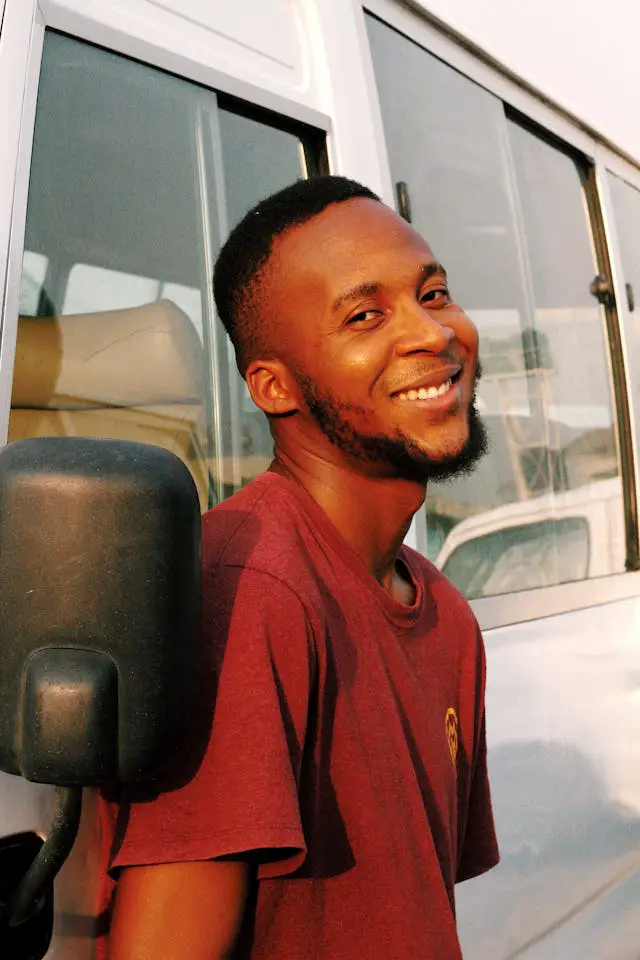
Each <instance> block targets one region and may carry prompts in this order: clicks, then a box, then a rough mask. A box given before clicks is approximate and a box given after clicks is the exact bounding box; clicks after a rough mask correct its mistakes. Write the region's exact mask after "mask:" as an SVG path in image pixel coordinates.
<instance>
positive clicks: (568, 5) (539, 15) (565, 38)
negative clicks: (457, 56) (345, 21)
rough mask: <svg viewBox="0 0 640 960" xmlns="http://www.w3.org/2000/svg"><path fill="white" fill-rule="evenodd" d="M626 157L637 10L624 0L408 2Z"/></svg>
mask: <svg viewBox="0 0 640 960" xmlns="http://www.w3.org/2000/svg"><path fill="white" fill-rule="evenodd" d="M412 6H414V7H416V8H418V9H421V10H423V11H424V12H425V13H427V14H429V15H431V16H432V17H436V18H438V19H439V20H440V21H441V22H442V23H444V24H446V25H447V26H448V27H450V28H451V29H452V30H455V31H456V32H457V33H458V34H460V36H461V37H463V38H465V40H466V41H467V42H470V43H472V44H474V45H477V46H478V47H479V48H480V49H482V50H484V51H486V53H487V54H489V55H490V56H491V57H493V58H494V59H495V60H497V61H498V62H499V63H501V64H503V65H504V66H505V67H506V68H507V69H508V70H509V71H511V73H513V74H514V75H515V76H517V77H519V78H521V79H522V80H524V81H526V82H527V83H529V84H531V86H533V87H534V88H536V89H537V90H539V91H540V92H541V93H542V94H544V95H545V96H546V97H548V98H549V99H551V100H552V101H553V102H554V103H557V104H558V105H560V106H562V107H563V108H564V109H566V110H568V111H569V112H570V113H572V114H573V115H574V116H575V117H577V118H579V119H580V120H581V121H582V122H583V123H585V124H588V125H589V126H590V127H592V129H593V130H595V131H597V132H598V133H599V134H600V135H601V136H602V137H604V138H607V139H608V140H610V141H611V142H612V143H614V144H616V146H617V147H618V148H619V149H621V150H623V151H625V152H626V153H627V154H628V155H629V156H632V157H635V158H638V157H640V129H639V128H638V124H637V123H636V122H635V115H636V101H637V98H636V91H637V89H638V84H639V83H640V65H639V62H638V54H637V39H638V34H639V33H640V9H639V8H638V7H637V5H634V4H631V3H628V2H627V0H610V2H609V3H607V4H603V3H601V2H600V0H562V2H557V0H539V2H537V3H524V4H522V3H512V2H510V0H478V2H474V3H469V2H468V0H412Z"/></svg>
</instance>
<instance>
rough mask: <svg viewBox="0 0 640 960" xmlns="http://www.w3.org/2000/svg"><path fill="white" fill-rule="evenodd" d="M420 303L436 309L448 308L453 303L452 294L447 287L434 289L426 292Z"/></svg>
mask: <svg viewBox="0 0 640 960" xmlns="http://www.w3.org/2000/svg"><path fill="white" fill-rule="evenodd" d="M420 303H429V304H432V305H433V306H434V307H446V306H448V305H449V304H450V303H451V294H450V293H449V290H448V289H447V287H432V288H431V289H429V290H425V291H424V293H423V294H422V295H421V297H420Z"/></svg>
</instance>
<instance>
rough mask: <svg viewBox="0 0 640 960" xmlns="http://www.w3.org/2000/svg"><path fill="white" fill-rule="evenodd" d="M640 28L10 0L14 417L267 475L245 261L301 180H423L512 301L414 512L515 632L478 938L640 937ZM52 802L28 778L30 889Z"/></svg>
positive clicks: (557, 16) (530, 944) (494, 315)
mask: <svg viewBox="0 0 640 960" xmlns="http://www.w3.org/2000/svg"><path fill="white" fill-rule="evenodd" d="M639 27H640V13H639V12H638V11H637V10H636V8H635V7H634V6H633V5H632V4H629V3H628V2H626V0H611V2H610V3H609V4H608V5H607V6H606V9H603V8H602V6H601V4H598V3H596V0H584V2H583V3H582V4H581V5H580V6H576V5H575V4H569V3H558V2H557V0H555V2H554V0H539V2H538V3H536V4H515V3H512V2H509V0H476V2H475V3H473V4H469V3H464V2H463V0H446V2H445V0H411V2H409V0H234V2H233V3H231V2H228V0H0V317H1V323H2V326H1V331H0V441H2V442H5V441H6V442H11V441H13V440H17V439H22V438H28V437H39V436H51V435H53V436H90V437H110V438H115V439H121V440H127V439H129V440H138V441H142V442H146V443H152V444H156V445H158V446H161V447H165V448H166V449H169V450H171V451H173V452H174V453H176V454H177V455H178V456H179V457H181V458H182V459H183V461H184V462H185V463H186V464H187V466H188V467H189V469H190V470H191V472H192V475H193V477H194V480H195V482H196V486H197V488H198V494H199V497H200V504H201V507H202V509H203V510H204V509H206V508H208V507H209V506H211V505H213V504H215V503H217V502H219V501H220V500H221V499H222V498H223V497H226V496H228V495H229V494H231V493H232V492H233V491H235V490H237V489H238V488H239V487H240V486H241V485H242V484H244V483H246V482H247V481H248V480H249V479H250V478H251V477H253V476H255V475H256V474H257V473H259V472H260V471H261V470H263V469H264V467H265V466H266V465H267V463H268V461H269V456H270V443H269V434H268V430H267V429H266V424H265V422H264V420H263V418H262V416H261V414H259V413H258V411H256V410H255V409H254V408H253V407H252V405H251V403H250V401H249V400H248V398H247V395H246V392H245V391H244V390H243V386H242V383H241V381H240V380H239V378H238V376H237V373H236V370H235V364H234V362H233V357H232V353H231V350H230V346H229V344H228V342H227V340H226V338H225V336H224V333H223V331H222V330H221V327H220V325H219V324H218V322H217V320H216V317H215V311H214V305H213V299H212V292H211V279H212V265H213V262H214V260H215V256H216V253H217V251H218V249H219V248H220V245H221V243H222V242H223V240H224V238H225V236H226V235H227V234H228V232H229V229H230V228H231V227H232V225H233V224H234V223H235V222H237V220H238V219H239V218H240V217H241V216H242V214H243V213H244V211H245V210H247V209H248V208H249V207H250V206H251V205H252V204H253V203H254V202H256V201H258V200H259V199H261V198H262V197H264V196H265V195H267V194H269V193H270V192H272V191H274V190H276V189H278V188H279V187H281V186H284V185H285V184H287V183H289V182H291V181H292V180H294V179H296V178H297V177H307V176H313V175H315V174H318V173H322V172H326V171H331V172H334V173H341V174H345V175H347V176H350V177H353V178H354V179H356V180H359V181H361V182H363V183H365V184H367V185H368V186H369V187H371V188H372V189H374V190H375V191H377V192H378V193H379V194H380V195H381V196H382V197H383V199H384V200H385V201H386V202H388V203H390V204H395V205H396V206H397V208H398V210H399V211H400V212H401V213H402V215H403V216H405V217H406V218H407V219H409V220H410V221H411V222H412V223H413V224H414V225H415V227H416V228H417V229H418V230H419V231H421V232H422V233H423V234H424V235H425V236H426V238H427V239H428V240H429V242H430V243H431V245H432V246H433V249H434V251H435V252H436V253H437V256H438V258H439V259H440V260H441V261H442V262H443V263H444V264H445V265H446V267H447V270H448V274H449V277H450V281H451V285H452V289H453V291H454V293H455V297H456V299H457V301H458V302H460V303H461V304H462V305H463V306H464V307H465V308H466V309H467V310H468V312H469V313H470V315H471V316H472V317H474V318H475V320H476V322H477V323H478V326H479V329H480V336H481V343H482V348H481V356H482V362H483V368H484V376H483V378H482V380H481V381H480V384H479V388H478V391H479V405H480V407H481V409H483V410H484V411H485V412H486V415H487V419H488V421H489V426H490V431H491V435H492V448H491V452H490V454H489V456H488V457H487V458H486V460H485V461H484V462H483V464H482V465H481V467H480V468H479V470H478V471H477V472H476V473H474V474H473V475H472V476H470V477H468V478H465V479H464V480H460V481H456V482H455V483H452V484H449V485H444V486H442V487H434V488H433V490H430V491H429V496H428V502H427V506H426V508H425V510H424V511H422V512H421V513H420V514H419V515H418V516H417V518H416V521H415V523H414V525H413V527H412V530H411V532H410V542H411V543H412V545H414V546H416V547H417V548H418V549H420V550H422V551H423V552H424V553H426V554H427V555H429V556H430V557H431V559H433V560H437V562H438V563H440V564H441V565H442V566H443V568H444V569H445V572H447V573H448V574H449V575H450V576H451V577H452V579H453V580H454V581H456V582H457V583H458V584H459V586H460V587H461V588H462V589H463V590H466V592H467V593H468V595H469V597H470V598H471V600H472V604H473V606H474V609H475V611H476V614H477V616H478V619H479V622H480V624H481V627H482V628H483V632H484V636H485V640H486V646H487V653H488V677H489V679H488V694H487V711H488V739H489V747H490V759H489V763H490V772H491V775H492V784H493V793H494V803H495V808H496V815H497V827H498V833H499V838H500V841H501V847H502V854H503V859H502V863H501V865H500V866H499V867H498V868H497V869H496V870H495V871H492V872H491V873H490V874H489V875H487V876H486V877H483V878H480V879H478V880H477V881H471V882H469V883H466V884H463V885H461V886H460V887H459V888H458V903H457V912H458V921H459V927H460V931H461V939H462V943H463V949H464V953H465V957H466V958H468V960H515V958H524V960H543V958H544V960H555V958H558V957H561V958H563V960H632V958H636V960H637V957H638V956H639V955H640V948H639V947H638V944H640V909H639V908H638V906H637V903H638V895H639V894H640V647H639V643H638V636H639V632H638V627H639V625H640V573H639V572H638V571H639V569H640V548H639V530H638V510H637V495H636V488H637V479H638V457H637V452H638V416H639V410H640V333H639V331H640V326H638V318H637V317H636V316H635V313H636V311H637V310H638V309H640V125H639V124H638V122H637V103H636V101H637V90H638V88H639V86H640V61H639V60H638V57H637V50H636V37H637V34H638V28H639ZM569 408H570V409H571V411H573V412H572V415H571V416H570V417H567V416H562V417H560V416H557V415H556V412H557V411H558V410H565V411H566V410H568V409H569ZM52 812H53V796H52V792H51V790H50V789H49V788H47V787H42V786H35V785H33V784H28V783H26V782H24V781H21V780H19V779H17V778H15V777H11V776H9V775H6V774H0V840H1V841H3V843H4V846H3V843H0V886H1V881H2V876H3V866H2V863H3V860H2V856H3V853H2V851H3V849H4V850H9V851H11V850H13V851H14V853H15V849H17V846H19V845H20V844H22V845H23V846H24V850H25V851H27V853H28V850H29V849H30V847H29V844H32V845H33V844H34V843H37V838H38V837H43V836H46V835H47V832H48V830H49V827H50V823H51V817H52ZM99 843H100V835H99V824H98V823H97V822H96V820H95V817H94V804H93V799H92V796H91V793H90V792H88V791H87V792H86V797H85V805H84V813H83V821H82V826H81V835H80V837H79V840H78V842H77V843H76V846H75V848H74V852H73V854H72V857H71V859H70V860H69V861H68V862H67V864H66V866H65V867H64V868H63V870H62V872H61V873H60V875H59V877H58V879H57V880H56V883H55V889H54V921H53V926H52V928H51V929H49V930H44V931H40V933H39V939H38V940H37V943H31V944H30V945H28V946H27V945H25V948H24V949H25V952H24V956H18V955H17V954H16V955H15V960H26V958H27V957H29V958H32V960H39V958H41V957H44V956H46V957H47V958H48V960H51V958H56V960H88V958H90V957H91V955H92V936H93V931H94V929H95V916H94V907H95V902H96V893H97V882H98V878H97V863H98V859H99V856H98V853H99ZM12 845H13V846H12ZM14 853H12V854H11V856H12V857H13V856H14ZM25 855H27V854H25ZM4 862H5V864H6V863H9V860H8V859H5V861H4ZM11 862H14V861H13V860H12V861H11ZM7 870H8V868H7V867H5V873H4V875H5V878H6V877H7V876H8V874H7ZM5 882H7V881H6V880H5ZM2 896H3V894H2V890H0V899H1V898H2ZM0 942H1V941H0ZM11 960H13V958H11Z"/></svg>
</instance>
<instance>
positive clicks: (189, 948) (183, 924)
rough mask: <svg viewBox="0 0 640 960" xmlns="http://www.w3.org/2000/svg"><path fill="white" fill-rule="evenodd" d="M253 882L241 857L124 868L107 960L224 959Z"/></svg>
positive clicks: (232, 943)
mask: <svg viewBox="0 0 640 960" xmlns="http://www.w3.org/2000/svg"><path fill="white" fill-rule="evenodd" d="M250 882H251V868H250V866H249V864H248V863H247V862H246V861H241V860H211V861H195V862H193V861H192V862H188V863H164V864H157V865H155V866H151V867H129V868H127V869H125V870H123V871H122V873H121V875H120V878H119V880H118V883H117V886H116V898H115V905H114V911H113V919H112V923H111V932H110V934H109V960H184V958H185V957H189V960H223V958H225V957H230V956H231V953H232V950H233V946H234V944H235V941H236V939H237V936H238V933H239V930H240V926H241V924H242V918H243V915H244V908H245V902H246V896H247V890H248V887H249V883H250Z"/></svg>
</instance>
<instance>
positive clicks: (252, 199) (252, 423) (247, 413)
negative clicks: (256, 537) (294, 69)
mask: <svg viewBox="0 0 640 960" xmlns="http://www.w3.org/2000/svg"><path fill="white" fill-rule="evenodd" d="M219 118H220V135H221V140H222V157H223V166H224V185H225V197H226V201H227V215H228V221H229V229H231V228H233V227H234V226H235V224H236V223H238V221H239V220H240V219H241V218H242V217H243V216H244V214H245V213H246V212H247V210H249V209H250V208H251V207H252V206H253V205H254V204H256V203H258V202H259V201H260V200H263V199H264V198H265V197H267V196H269V194H271V193H274V192H275V191H276V190H280V189H282V187H286V186H287V185H288V184H290V183H293V182H294V181H296V180H300V179H301V178H302V177H304V176H306V171H305V164H304V153H303V148H302V142H301V140H300V138H299V137H297V136H294V135H293V134H291V133H286V132H284V131H282V130H278V129H276V128H274V127H270V126H267V125H266V124H265V123H261V122H259V121H257V120H253V119H248V118H247V117H242V116H239V115H238V114H235V113H231V112H230V111H228V110H223V109H221V110H220V114H219ZM228 377H229V382H228V391H229V397H230V400H229V405H228V407H226V418H225V419H226V423H225V426H226V431H225V436H226V438H227V440H226V447H227V448H226V450H225V457H224V463H225V467H224V470H225V483H226V484H227V485H231V488H234V487H237V486H239V485H240V484H243V483H246V482H247V481H248V480H251V479H252V478H253V477H255V476H256V475H257V474H258V473H261V472H262V471H263V470H265V469H266V467H267V466H268V465H269V462H270V460H271V457H272V456H273V444H272V441H271V434H270V432H269V425H268V422H267V419H266V417H265V416H264V414H263V413H262V411H260V410H258V408H257V407H256V406H255V404H254V403H253V401H252V399H251V396H250V394H249V391H248V390H247V387H246V384H245V382H244V380H243V379H242V378H241V377H240V376H239V374H238V371H237V369H236V365H235V360H234V359H233V355H232V353H231V352H230V353H229V367H228Z"/></svg>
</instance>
